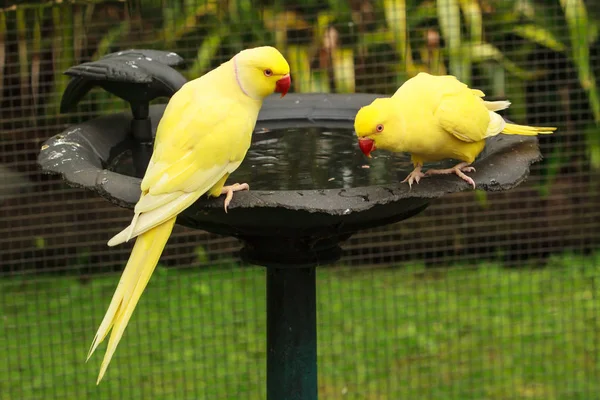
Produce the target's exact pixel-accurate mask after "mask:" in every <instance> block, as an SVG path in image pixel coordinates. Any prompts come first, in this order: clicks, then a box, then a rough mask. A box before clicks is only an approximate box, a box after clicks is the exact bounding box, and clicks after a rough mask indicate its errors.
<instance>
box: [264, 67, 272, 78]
mask: <svg viewBox="0 0 600 400" xmlns="http://www.w3.org/2000/svg"><path fill="white" fill-rule="evenodd" d="M271 75H273V71H271V70H270V69H269V68H267V69H265V76H271Z"/></svg>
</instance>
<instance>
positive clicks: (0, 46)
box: [0, 13, 6, 103]
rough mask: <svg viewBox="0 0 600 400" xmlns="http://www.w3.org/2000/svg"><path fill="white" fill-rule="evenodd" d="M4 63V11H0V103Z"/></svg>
mask: <svg viewBox="0 0 600 400" xmlns="http://www.w3.org/2000/svg"><path fill="white" fill-rule="evenodd" d="M5 65H6V13H0V103H2V95H3V93H4V67H5Z"/></svg>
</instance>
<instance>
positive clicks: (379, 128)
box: [375, 124, 383, 132]
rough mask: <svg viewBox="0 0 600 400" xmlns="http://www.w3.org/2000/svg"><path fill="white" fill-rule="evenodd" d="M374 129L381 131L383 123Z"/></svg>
mask: <svg viewBox="0 0 600 400" xmlns="http://www.w3.org/2000/svg"><path fill="white" fill-rule="evenodd" d="M375 129H376V130H377V132H383V125H381V124H379V125H377V127H376V128H375Z"/></svg>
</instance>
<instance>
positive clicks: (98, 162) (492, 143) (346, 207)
mask: <svg viewBox="0 0 600 400" xmlns="http://www.w3.org/2000/svg"><path fill="white" fill-rule="evenodd" d="M278 97H279V96H271V97H269V98H267V99H266V100H265V102H264V105H263V108H262V110H261V112H260V114H259V116H258V120H257V123H256V130H261V129H270V130H273V129H283V128H291V127H296V128H307V127H320V128H347V129H353V121H354V116H355V115H356V112H357V111H358V109H360V107H362V106H364V105H367V104H369V103H370V102H372V101H373V100H374V99H375V98H378V97H384V95H379V94H364V93H355V94H288V95H287V96H286V97H285V98H283V99H280V98H278ZM164 107H165V106H164V105H153V106H151V107H150V108H151V117H152V125H153V133H154V132H155V131H156V126H157V123H158V120H159V118H160V115H162V112H163V110H164ZM130 115H131V114H130V113H129V112H123V113H117V114H111V115H106V116H101V117H98V118H96V119H93V120H90V121H86V122H84V123H82V124H79V125H76V126H72V127H69V128H68V129H66V130H65V132H64V133H62V134H59V135H56V136H54V137H52V138H50V139H48V140H47V141H46V142H45V143H44V145H43V146H42V151H41V152H40V156H39V158H38V163H39V165H40V166H41V168H42V171H43V172H45V173H58V174H60V175H61V176H62V178H63V179H64V180H65V181H67V182H68V183H69V184H71V185H73V186H79V187H85V188H88V189H91V190H93V191H95V192H97V193H98V194H100V195H101V196H102V197H103V198H105V199H107V200H109V201H111V202H113V203H115V204H117V205H119V206H121V207H126V208H133V206H134V205H135V203H136V202H137V200H138V199H139V194H140V188H139V184H140V182H141V179H139V178H135V177H130V176H124V175H120V174H116V173H114V172H112V171H109V170H107V169H105V168H103V165H102V163H103V162H105V161H106V158H107V157H108V156H109V154H110V151H109V152H106V151H105V152H104V154H102V152H101V151H97V149H94V147H95V146H93V145H92V143H90V142H89V139H90V138H89V137H87V140H86V138H85V137H79V138H76V136H77V134H80V136H86V134H85V132H84V131H85V129H86V128H88V127H89V125H90V124H93V123H96V124H99V125H100V126H106V125H107V124H108V125H113V126H114V125H117V124H118V123H119V122H121V121H123V122H125V121H127V122H128V121H129V120H130V118H131V117H130ZM103 122H105V123H103ZM81 128H83V129H81ZM126 128H128V124H123V126H122V127H121V129H126ZM94 133H99V134H104V136H105V138H104V139H106V140H110V139H111V137H110V136H109V135H106V133H105V132H94ZM73 135H75V137H74V136H73ZM66 136H68V137H69V138H70V139H74V141H73V140H71V141H70V142H71V143H75V142H76V143H77V150H82V147H86V146H85V145H86V144H87V145H88V146H87V147H88V148H87V149H83V150H87V151H85V153H87V154H88V156H89V157H84V159H81V155H79V156H78V157H77V158H78V160H75V161H74V162H80V163H81V162H82V163H81V164H87V165H80V166H78V167H75V168H72V170H71V171H69V168H65V165H64V162H56V161H55V159H53V158H52V157H51V156H50V157H49V156H48V154H49V152H50V151H51V149H53V148H55V146H57V145H60V144H62V143H68V142H69V141H66V140H65V137H66ZM124 136H125V134H124V132H121V135H113V139H122V138H123V137H124ZM81 139H84V140H81ZM106 140H104V142H106ZM80 142H83V143H80ZM113 142H114V140H113ZM104 144H105V145H106V144H109V145H116V143H104ZM101 147H102V146H101ZM72 150H74V149H72ZM486 150H488V151H487V154H482V157H480V159H479V160H478V161H476V162H475V163H474V166H475V167H476V168H477V169H478V171H477V172H476V173H475V174H474V175H473V178H474V179H475V181H476V183H477V189H481V190H485V191H502V190H507V189H510V188H512V187H514V186H517V185H518V184H520V183H521V182H522V181H524V180H525V179H526V177H527V175H528V174H529V166H530V165H531V164H532V163H534V162H536V161H538V160H539V159H540V158H541V156H540V154H539V149H538V145H537V139H536V138H534V137H520V136H498V137H495V138H491V140H488V145H487V146H486ZM484 153H486V151H484ZM511 153H512V157H511V160H510V166H509V167H510V170H511V171H513V173H507V172H506V171H502V169H507V166H506V165H504V166H503V165H502V164H498V163H495V164H494V163H493V164H494V165H495V168H493V170H495V171H496V172H497V174H496V176H494V171H488V170H489V169H490V168H487V167H489V165H485V161H486V160H487V159H488V158H489V157H494V158H503V157H501V156H502V155H504V156H508V155H511ZM499 156H500V157H499ZM63 160H64V158H63ZM59 161H62V160H59ZM83 167H88V168H91V169H92V170H93V171H94V172H95V173H92V174H89V173H87V174H81V173H80V172H79V171H80V170H81V169H82V168H83ZM482 167H483V168H482ZM517 171H518V173H514V172H517ZM93 175H96V176H93ZM249 184H250V186H251V190H250V191H242V192H237V193H236V194H235V196H234V198H233V201H232V202H231V204H230V207H229V208H230V210H231V211H234V210H236V209H244V208H275V207H277V208H286V209H289V210H296V211H297V210H303V211H308V212H321V213H328V214H331V215H345V214H349V213H355V212H361V211H365V210H368V209H370V208H372V207H375V206H377V205H385V204H388V203H390V202H394V201H399V200H407V199H435V198H438V197H442V196H444V195H446V194H449V193H453V192H459V191H464V190H469V189H470V186H469V185H468V184H467V183H466V182H464V181H462V180H460V179H457V178H456V177H455V176H439V177H437V176H436V177H431V178H427V179H423V180H421V182H420V183H419V184H415V185H413V187H412V189H411V188H410V187H409V186H408V185H407V184H406V183H401V182H399V181H398V182H396V183H391V184H387V185H376V186H357V187H352V188H343V189H341V188H337V189H310V190H252V182H249ZM124 185H125V186H128V185H129V186H131V188H130V189H129V190H123V186H124ZM310 199H317V200H316V201H310ZM324 199H335V201H333V200H330V201H324ZM194 207H195V208H196V209H198V208H206V209H212V208H217V207H218V208H222V199H219V198H217V199H214V198H213V199H201V200H199V201H198V202H197V203H196V204H195V205H194Z"/></svg>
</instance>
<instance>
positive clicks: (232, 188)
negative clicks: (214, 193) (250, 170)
mask: <svg viewBox="0 0 600 400" xmlns="http://www.w3.org/2000/svg"><path fill="white" fill-rule="evenodd" d="M240 190H250V186H248V184H247V183H234V184H233V185H229V186H223V189H221V194H225V195H226V196H225V202H224V207H225V212H226V213H227V207H228V206H229V203H231V199H233V192H239V191H240Z"/></svg>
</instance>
